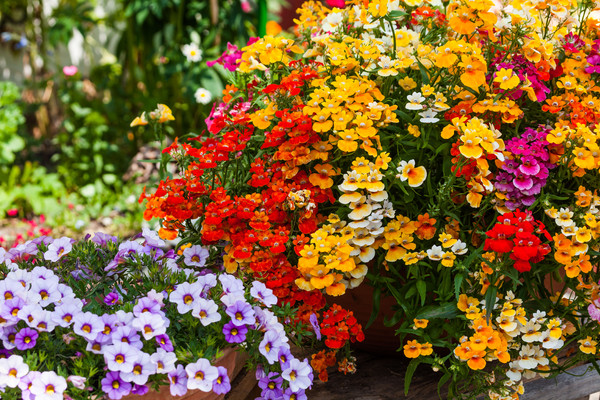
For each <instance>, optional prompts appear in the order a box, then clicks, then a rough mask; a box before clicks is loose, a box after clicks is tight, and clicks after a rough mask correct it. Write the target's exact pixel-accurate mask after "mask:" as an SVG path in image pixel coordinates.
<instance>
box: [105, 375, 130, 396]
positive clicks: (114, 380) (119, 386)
mask: <svg viewBox="0 0 600 400" xmlns="http://www.w3.org/2000/svg"><path fill="white" fill-rule="evenodd" d="M101 384H102V391H103V392H104V393H106V394H107V395H108V398H109V399H113V400H118V399H120V398H121V397H123V396H126V395H128V394H129V393H130V392H131V383H129V382H125V381H124V380H123V379H121V376H120V374H119V373H118V372H116V371H109V372H108V373H107V374H106V377H105V378H104V379H102V381H101Z"/></svg>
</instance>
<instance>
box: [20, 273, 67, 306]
mask: <svg viewBox="0 0 600 400" xmlns="http://www.w3.org/2000/svg"><path fill="white" fill-rule="evenodd" d="M27 297H28V298H29V299H31V300H30V302H33V301H35V302H37V303H39V304H40V305H41V306H42V307H46V306H48V305H50V304H53V303H55V302H56V301H58V300H60V298H61V296H60V293H59V292H58V277H56V276H53V278H51V279H43V280H42V279H40V280H36V281H34V282H33V283H32V284H31V288H30V289H29V293H27Z"/></svg>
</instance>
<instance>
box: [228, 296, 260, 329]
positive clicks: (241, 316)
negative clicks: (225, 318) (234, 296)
mask: <svg viewBox="0 0 600 400" xmlns="http://www.w3.org/2000/svg"><path fill="white" fill-rule="evenodd" d="M225 313H227V315H229V316H230V317H231V322H232V323H233V324H234V325H237V326H242V325H254V323H255V322H256V318H255V317H254V310H253V309H252V306H251V305H250V304H248V303H246V302H245V301H241V300H238V301H236V302H235V303H234V304H233V305H232V306H229V307H227V309H226V310H225Z"/></svg>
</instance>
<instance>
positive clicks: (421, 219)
mask: <svg viewBox="0 0 600 400" xmlns="http://www.w3.org/2000/svg"><path fill="white" fill-rule="evenodd" d="M435 222H436V220H435V219H434V218H429V213H425V214H423V215H419V216H418V217H417V222H416V225H417V230H416V232H415V234H416V235H417V237H418V238H419V239H421V240H429V239H431V238H433V237H434V236H435Z"/></svg>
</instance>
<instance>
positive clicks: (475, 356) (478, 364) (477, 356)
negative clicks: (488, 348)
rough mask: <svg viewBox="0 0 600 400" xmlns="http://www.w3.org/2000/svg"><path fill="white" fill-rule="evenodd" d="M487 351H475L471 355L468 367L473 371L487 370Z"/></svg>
mask: <svg viewBox="0 0 600 400" xmlns="http://www.w3.org/2000/svg"><path fill="white" fill-rule="evenodd" d="M485 354H486V353H485V350H481V351H473V352H472V353H471V358H469V361H467V365H469V368H471V369H472V370H478V369H484V368H485V364H486V363H485Z"/></svg>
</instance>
